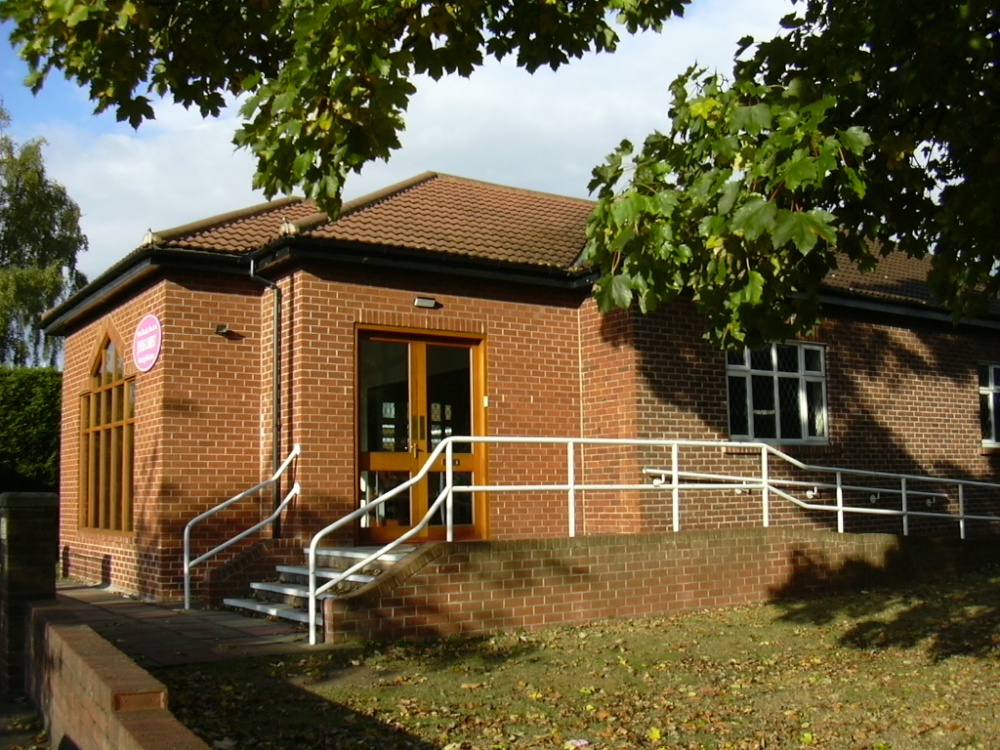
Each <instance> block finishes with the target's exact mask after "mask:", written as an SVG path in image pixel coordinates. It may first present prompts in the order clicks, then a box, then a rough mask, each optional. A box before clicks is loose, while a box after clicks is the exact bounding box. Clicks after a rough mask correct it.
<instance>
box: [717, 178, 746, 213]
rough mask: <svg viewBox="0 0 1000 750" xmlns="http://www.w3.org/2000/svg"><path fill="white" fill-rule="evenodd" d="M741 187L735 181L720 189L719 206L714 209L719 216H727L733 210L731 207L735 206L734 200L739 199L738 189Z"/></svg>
mask: <svg viewBox="0 0 1000 750" xmlns="http://www.w3.org/2000/svg"><path fill="white" fill-rule="evenodd" d="M742 187H743V185H742V184H741V183H739V182H737V181H736V180H730V181H729V182H727V183H726V184H725V185H724V186H723V188H722V197H721V198H719V204H718V206H717V208H716V210H717V211H718V213H720V214H728V213H729V212H730V211H732V210H733V206H734V205H735V204H736V199H737V198H738V197H739V194H740V189H741V188H742Z"/></svg>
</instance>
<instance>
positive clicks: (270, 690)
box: [156, 572, 1000, 750]
mask: <svg viewBox="0 0 1000 750" xmlns="http://www.w3.org/2000/svg"><path fill="white" fill-rule="evenodd" d="M156 676H157V677H159V678H160V679H161V680H163V681H164V682H166V683H167V685H168V686H169V688H170V702H171V708H172V710H173V711H174V713H175V714H177V716H178V717H179V718H180V719H181V720H182V721H183V722H184V723H185V724H187V725H188V726H189V727H191V728H192V729H193V730H194V731H195V732H197V733H198V734H199V735H200V736H201V737H203V738H204V739H205V740H206V742H207V743H208V745H209V746H210V747H214V748H216V750H243V749H244V748H256V749H261V750H263V749H268V748H281V749H282V750H284V749H286V748H289V749H290V748H377V749H378V750H394V749H396V748H422V749H428V750H429V749H430V748H444V749H446V750H461V749H465V748H469V749H472V748H477V749H478V748H482V749H484V750H485V749H487V748H575V747H590V748H738V749H741V750H742V749H746V750H750V749H752V750H763V749H765V748H767V749H770V748H811V747H822V748H838V749H839V748H844V749H850V748H864V749H866V750H905V749H906V748H1000V716H998V713H1000V575H998V574H996V573H995V572H994V573H992V574H983V575H979V576H967V577H965V578H963V579H961V580H957V581H950V582H948V583H947V584H935V585H919V586H912V587H907V588H905V589H899V588H897V589H893V590H872V591H860V592H856V593H853V594H850V595H836V596H828V597H824V598H821V599H810V600H795V601H787V602H779V603H774V604H768V605H761V606H747V607H739V608H734V609H727V610H721V611H710V612H709V611H703V612H696V613H692V614H687V615H683V616H676V617H663V618H656V619H648V620H635V621H628V622H625V621H622V622H619V621H604V622H599V623H594V624H592V625H588V626H583V627H573V628H556V629H551V630H545V631H540V632H533V633H511V634H500V635H496V636H494V637H490V638H480V639H454V640H452V639H449V640H443V641H438V642H433V643H425V644H385V643H383V644H366V645H358V646H345V647H337V648H334V649H323V650H318V651H317V652H316V653H315V654H310V655H309V656H307V657H305V658H302V657H301V655H296V656H294V657H289V658H284V659H275V658H271V659H256V660H247V661H237V662H220V663H215V664H206V665H199V666H195V667H182V668H172V669H162V670H158V671H157V672H156Z"/></svg>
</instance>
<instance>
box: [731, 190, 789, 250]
mask: <svg viewBox="0 0 1000 750" xmlns="http://www.w3.org/2000/svg"><path fill="white" fill-rule="evenodd" d="M777 210H778V209H777V207H776V206H775V205H774V204H773V203H771V201H768V200H765V199H764V198H761V197H760V196H755V197H753V198H751V199H750V200H748V201H747V202H746V203H744V204H743V205H742V206H740V207H739V209H738V210H737V211H736V213H735V214H733V219H732V228H733V230H734V231H736V232H742V234H743V235H744V236H745V237H746V238H747V239H749V240H755V239H757V238H758V237H760V236H761V235H762V234H764V233H765V232H770V231H771V230H772V229H773V228H774V221H775V215H776V213H777Z"/></svg>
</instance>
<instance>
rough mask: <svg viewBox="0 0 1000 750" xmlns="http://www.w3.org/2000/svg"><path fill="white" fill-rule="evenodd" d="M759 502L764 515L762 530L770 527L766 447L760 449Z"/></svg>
mask: <svg viewBox="0 0 1000 750" xmlns="http://www.w3.org/2000/svg"><path fill="white" fill-rule="evenodd" d="M760 484H761V489H760V502H761V506H762V510H763V513H764V528H765V529H766V528H769V527H770V526H771V472H770V467H769V466H768V463H767V446H766V445H762V446H761V447H760Z"/></svg>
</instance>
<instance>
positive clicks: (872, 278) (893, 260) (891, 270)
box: [824, 253, 941, 307]
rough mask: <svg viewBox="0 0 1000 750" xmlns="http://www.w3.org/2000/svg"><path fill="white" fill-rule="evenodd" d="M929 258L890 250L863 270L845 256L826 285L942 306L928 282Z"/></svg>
mask: <svg viewBox="0 0 1000 750" xmlns="http://www.w3.org/2000/svg"><path fill="white" fill-rule="evenodd" d="M930 267H931V261H930V258H919V259H918V258H910V257H907V256H906V255H903V254H902V253H891V254H890V255H888V256H885V257H883V258H880V259H879V262H878V265H877V266H876V268H875V270H873V271H870V272H868V273H862V272H861V271H860V270H858V267H857V266H856V265H854V264H853V263H851V261H850V260H847V259H846V258H845V259H843V260H842V261H841V263H840V267H839V268H837V270H835V271H832V272H831V273H829V274H828V275H827V277H826V279H825V281H824V286H826V287H827V288H829V289H830V290H832V291H837V292H846V293H848V294H853V295H858V296H861V297H869V298H874V299H880V300H885V301H888V302H908V303H911V304H912V303H914V302H916V303H919V304H921V305H929V306H932V307H940V306H941V305H940V303H939V302H938V301H937V300H936V299H934V296H933V295H932V294H931V290H930V288H929V287H928V286H927V272H928V271H929V270H930Z"/></svg>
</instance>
